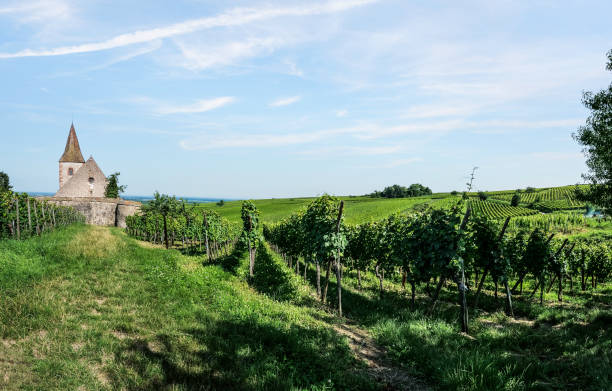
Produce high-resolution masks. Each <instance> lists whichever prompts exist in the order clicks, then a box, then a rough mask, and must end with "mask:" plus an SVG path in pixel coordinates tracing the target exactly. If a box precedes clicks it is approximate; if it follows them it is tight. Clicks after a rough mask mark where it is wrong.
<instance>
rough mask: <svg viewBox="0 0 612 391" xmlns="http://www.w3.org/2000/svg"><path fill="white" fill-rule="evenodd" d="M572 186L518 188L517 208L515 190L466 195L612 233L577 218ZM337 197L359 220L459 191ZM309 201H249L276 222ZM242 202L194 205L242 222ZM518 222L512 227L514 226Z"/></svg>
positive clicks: (556, 224)
mask: <svg viewBox="0 0 612 391" xmlns="http://www.w3.org/2000/svg"><path fill="white" fill-rule="evenodd" d="M574 188H575V186H562V187H554V188H540V189H534V191H533V192H530V193H527V192H525V191H522V192H521V193H520V197H521V202H520V204H519V206H518V207H513V206H510V200H511V199H512V196H513V194H514V193H515V191H514V190H503V191H491V192H487V193H486V194H487V195H488V196H489V198H488V199H487V200H486V201H481V200H479V199H478V194H477V193H469V198H470V204H471V206H472V208H473V211H474V212H475V213H478V214H484V215H485V216H487V217H489V218H492V219H500V220H503V219H505V218H506V217H512V218H513V219H518V220H519V223H517V224H518V225H522V226H525V227H531V228H535V227H536V226H539V227H541V228H546V229H552V230H553V231H557V232H560V233H563V234H579V235H583V236H584V235H585V234H588V233H593V234H600V233H602V232H604V233H605V232H609V233H610V235H612V222H610V221H605V220H603V221H602V220H597V219H590V218H582V217H581V216H582V214H583V213H584V212H585V211H586V205H585V204H584V203H582V202H580V201H577V200H576V198H575V195H574ZM338 198H339V199H342V200H344V202H345V221H346V223H347V224H361V223H364V222H370V221H377V220H381V219H383V218H385V217H387V216H389V215H391V214H393V213H404V214H406V213H412V212H415V211H418V210H423V209H425V208H427V207H431V208H449V207H451V206H452V205H455V204H456V203H457V202H458V201H459V199H460V196H453V195H451V194H450V193H434V194H432V195H431V196H424V197H414V198H397V199H385V198H370V197H365V196H359V197H338ZM312 200H314V198H279V199H261V200H254V201H253V202H254V203H255V205H256V206H257V208H258V209H259V210H260V212H261V219H262V221H263V222H264V223H277V222H279V221H281V220H282V219H284V218H287V217H289V216H291V215H292V214H293V213H295V212H297V211H298V210H300V209H304V208H306V206H307V205H308V204H309V203H310V202H311V201H312ZM241 204H242V201H227V202H225V204H224V205H223V206H218V205H216V204H214V203H206V204H197V207H198V208H205V209H209V210H214V211H216V212H218V213H219V214H220V215H221V216H223V217H225V218H227V219H229V220H230V221H232V222H234V223H236V224H238V223H240V222H241V220H240V207H241ZM568 216H569V217H568ZM517 224H512V225H511V226H512V227H514V226H517Z"/></svg>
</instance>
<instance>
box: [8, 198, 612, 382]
mask: <svg viewBox="0 0 612 391" xmlns="http://www.w3.org/2000/svg"><path fill="white" fill-rule="evenodd" d="M552 190H553V189H547V190H544V191H541V193H544V192H551V193H552ZM538 192H540V191H538ZM558 194H562V193H558ZM2 197H3V198H2V209H1V210H2V213H3V215H2V217H1V218H2V223H3V224H2V227H3V229H4V231H2V232H3V238H4V239H17V238H21V239H26V240H22V242H23V244H24V246H30V243H31V246H32V247H31V249H30V247H23V248H24V249H25V250H24V251H26V254H28V255H27V257H30V256H32V255H29V254H37V251H41V254H42V255H40V256H38V257H39V258H36V259H38V260H37V261H36V262H38V263H36V262H34V261H32V260H30V259H29V258H27V257H26V256H24V255H23V254H13V253H11V251H21V250H19V249H20V248H22V247H14V246H11V245H9V242H13V243H16V241H13V240H0V253H2V252H3V251H4V253H2V254H6V255H3V258H2V259H3V260H1V261H0V265H3V266H2V270H0V283H2V284H3V286H4V287H6V289H5V294H4V296H0V304H2V306H4V308H12V310H11V311H8V312H7V311H4V312H2V311H0V338H6V336H9V335H15V334H16V333H18V331H17V330H20V329H25V330H30V329H33V330H36V327H42V326H40V325H42V324H47V323H53V322H51V321H50V320H49V319H50V318H49V319H48V318H47V317H51V318H52V319H56V320H54V322H60V320H58V319H63V318H62V317H63V316H64V315H61V314H57V315H49V313H48V312H45V311H46V310H45V311H39V310H31V309H30V308H38V307H33V305H34V304H32V303H35V302H36V301H37V300H40V298H39V297H38V296H36V295H30V294H28V293H27V292H30V291H31V292H36V290H31V289H30V290H27V289H26V288H23V289H26V290H23V289H22V288H20V287H22V286H25V285H23V283H21V282H19V281H22V280H19V279H20V278H42V277H40V276H46V275H52V274H49V273H50V272H49V270H56V271H55V272H57V273H61V274H71V273H97V274H96V277H95V278H93V277H92V278H91V281H95V283H94V284H91V286H89V284H82V282H79V281H85V280H87V281H89V280H90V279H89V277H88V278H87V279H85V277H82V278H71V279H69V280H67V279H60V280H57V284H58V286H57V291H54V292H53V293H52V294H48V295H47V296H48V297H47V296H45V297H46V298H45V300H51V298H57V300H59V301H60V302H61V303H65V304H62V305H71V304H70V303H72V302H73V301H74V300H75V299H74V298H80V297H83V290H86V289H91V293H89V295H90V298H89V299H88V300H90V302H88V303H79V304H77V307H75V308H71V309H70V310H68V309H62V310H61V311H60V312H61V313H62V314H63V313H71V314H73V313H79V311H80V309H82V308H85V309H87V313H83V314H81V315H79V316H80V318H79V319H80V320H79V321H78V323H80V324H81V326H80V327H76V328H75V327H73V326H70V327H66V326H63V327H64V329H62V331H61V332H63V333H68V334H69V335H70V336H65V337H62V339H60V340H57V341H55V342H53V343H55V344H57V345H58V346H57V347H56V348H55V349H58V350H62V351H63V350H66V349H67V350H69V351H75V348H74V347H72V346H71V344H72V345H74V344H75V342H71V341H74V340H75V339H76V340H79V339H80V340H82V341H89V340H92V338H94V339H95V340H96V341H97V338H99V337H97V336H98V335H106V334H108V333H109V332H110V336H105V337H103V338H101V339H100V341H104V342H100V343H102V344H103V346H104V347H103V349H104V351H105V353H104V355H105V356H106V357H111V358H110V359H108V360H110V362H112V364H109V363H107V364H95V365H96V366H95V367H94V371H95V370H98V371H100V369H99V368H101V367H104V368H106V369H105V370H104V372H103V374H102V375H97V376H99V377H97V378H96V377H95V376H94V377H93V378H90V377H87V376H83V375H79V378H78V380H77V379H75V378H71V375H70V374H68V373H65V375H64V376H61V377H57V376H56V377H54V380H53V383H52V384H55V385H56V386H55V387H56V388H70V387H71V386H70V384H72V383H70V384H67V383H65V382H64V381H63V380H61V379H72V380H70V381H72V382H75V383H74V384H83V383H82V382H84V381H86V382H89V383H85V384H88V387H86V388H96V387H98V385H97V384H98V383H100V382H102V384H103V387H102V388H105V387H104V385H105V384H111V385H112V387H109V388H130V387H134V384H137V385H138V387H136V388H142V389H146V388H164V387H166V388H167V387H170V386H177V385H179V386H178V387H179V388H181V387H182V388H184V389H191V388H192V386H193V385H194V384H200V385H201V384H211V382H212V384H215V385H216V386H215V387H213V388H217V386H218V388H222V387H225V388H236V389H244V388H247V389H252V388H255V389H291V388H293V389H372V390H375V389H385V388H387V389H388V388H389V387H395V388H396V389H398V388H399V389H401V388H402V387H403V386H398V385H397V384H396V383H393V382H395V381H397V380H394V379H395V378H394V377H389V378H387V377H384V376H383V375H381V374H380V373H379V372H376V374H375V375H372V372H371V370H372V368H369V369H367V370H364V369H363V366H364V364H363V363H359V364H357V363H355V362H354V361H351V360H353V358H352V357H353V355H352V353H351V352H353V353H354V354H355V355H356V357H358V358H359V355H360V354H361V353H359V349H362V348H363V347H362V348H357V349H356V350H351V349H354V347H353V346H352V345H351V342H350V339H349V346H346V344H345V343H344V337H342V335H344V334H343V333H344V332H346V329H343V328H344V327H349V326H348V325H349V324H350V325H351V326H350V327H351V328H352V329H351V330H353V331H350V332H351V333H353V332H354V333H358V334H359V335H369V336H371V338H372V340H373V341H375V343H376V344H378V345H380V346H381V347H382V348H383V349H384V352H383V353H380V354H386V355H388V360H387V359H385V362H386V363H387V364H384V365H388V366H389V367H388V368H387V369H386V370H387V371H389V373H400V372H401V373H403V372H402V371H404V369H406V368H408V369H409V370H408V374H407V375H406V374H404V375H402V376H405V377H406V378H407V379H412V380H406V381H409V382H417V383H419V384H421V383H429V384H431V385H432V388H439V389H462V390H465V389H469V390H490V389H512V390H524V389H538V387H540V385H541V384H545V383H546V382H549V381H550V379H554V381H555V384H556V385H557V386H558V387H559V389H567V388H571V387H573V388H575V389H587V390H599V389H605V387H606V386H607V385H608V384H610V382H612V378H611V377H610V373H612V372H611V371H610V369H611V368H610V364H609V362H610V360H611V359H612V357H611V356H610V351H611V350H610V349H609V347H610V345H609V344H610V341H612V334H610V333H612V330H610V329H609V328H607V327H606V325H608V324H609V321H610V319H612V314H611V313H610V310H609V306H610V303H611V299H612V294H611V293H612V291H611V283H610V280H611V279H612V247H611V246H610V243H611V240H612V235H610V232H611V229H610V228H612V227H611V226H610V221H609V220H608V219H607V218H600V219H593V218H587V217H584V216H583V215H582V214H581V213H578V212H576V211H572V210H564V211H562V212H558V211H555V212H554V213H541V212H539V211H536V210H534V209H531V208H527V207H524V206H523V205H524V204H523V203H521V206H518V207H513V206H510V201H507V200H501V199H496V198H493V195H490V198H489V199H488V200H480V199H477V198H476V197H467V199H464V197H461V196H458V195H451V194H445V195H444V196H440V195H434V196H432V197H414V198H407V199H391V200H380V199H365V198H361V197H344V198H336V197H333V196H328V195H324V196H322V197H319V198H310V199H293V200H265V201H263V202H262V201H241V202H236V201H230V202H227V203H225V205H224V206H218V205H213V204H208V205H193V204H188V203H186V202H184V201H182V200H180V199H176V198H175V197H171V196H167V195H163V194H159V193H156V194H155V195H154V198H153V200H152V201H151V202H149V203H147V204H144V205H143V207H142V209H141V211H140V213H138V214H137V215H134V216H130V217H128V218H127V219H126V223H127V228H126V229H125V231H123V232H122V231H119V230H118V229H109V230H107V229H106V228H96V229H94V228H84V226H83V225H80V224H77V225H72V226H70V225H71V224H72V223H75V222H82V216H80V215H78V214H77V213H76V212H74V211H73V210H71V209H67V208H59V207H56V206H53V205H51V204H47V203H44V202H38V201H37V200H35V199H32V198H29V197H27V196H25V195H17V194H15V193H4V194H3V195H2ZM542 202H550V201H542ZM258 205H263V208H262V209H260V208H259V207H258ZM28 210H29V213H28ZM264 210H268V211H270V212H271V216H269V217H266V213H265V212H264ZM60 226H68V227H66V228H64V229H60V230H55V232H51V231H52V230H53V228H54V227H60ZM80 227H81V228H80ZM42 232H49V234H48V235H47V234H46V235H43V236H42V237H38V236H37V233H42ZM126 234H127V235H126ZM83 235H85V236H84V237H82V238H81V236H83ZM47 236H48V237H49V238H50V239H49V240H50V242H49V244H46V245H44V246H43V245H41V244H40V243H41V242H40V241H42V240H44V239H45V237H47ZM72 236H75V238H79V239H78V243H77V244H75V243H73V242H69V244H66V243H67V241H71V240H73V238H72ZM143 241H144V242H148V243H151V244H149V245H142V244H139V243H141V242H143ZM51 243H57V246H59V247H58V248H54V249H52V250H51V249H49V248H50V247H49V246H51ZM62 243H63V244H62ZM108 243H115V244H112V245H110V244H108ZM3 246H4V247H3ZM62 248H66V249H70V250H69V251H70V252H69V253H64V252H62V250H61V249H62ZM66 251H68V250H66ZM59 254H63V255H59ZM96 257H100V258H96ZM4 259H6V260H10V261H8V262H7V261H4ZM64 259H70V260H71V261H70V262H65V261H63V260H64ZM83 260H86V263H85V264H86V265H98V266H95V267H92V268H91V270H90V269H89V267H82V266H79V267H78V269H76V270H78V272H77V271H69V272H68V271H65V272H60V271H61V270H62V269H61V268H66V267H72V266H71V265H75V266H74V267H76V266H77V265H83ZM19 262H23V264H20V263H19ZM48 262H51V263H50V264H49V263H48ZM53 262H55V264H54V263H53ZM29 265H38V266H36V267H37V268H41V269H40V270H42V271H36V272H32V273H25V272H23V270H26V268H27V267H32V266H29ZM58 265H60V266H58ZM45 268H49V269H45ZM107 269H108V270H109V272H106V270H107ZM61 274H60V275H61ZM32 276H33V277H32ZM36 276H39V277H36ZM111 279H112V282H111ZM54 281H55V280H54ZM103 281H106V282H104V283H103V284H104V286H105V287H106V288H105V289H106V291H105V293H104V294H103V295H104V296H105V297H103V298H100V297H98V296H99V295H100V292H101V290H100V289H101V288H100V285H99V284H101V283H102V282H103ZM128 281H129V282H128ZM70 282H74V284H75V285H74V286H73V287H72V288H71V289H73V291H71V292H70V293H69V296H70V297H71V298H72V299H69V300H66V299H65V298H64V297H63V296H62V294H63V292H65V291H66V289H67V288H66V286H67V284H69V283H70ZM77 282H78V284H77ZM151 284H155V285H151ZM40 286H41V287H42V286H45V287H49V286H52V282H46V283H45V285H42V284H41V285H40ZM44 289H48V288H44ZM127 289H132V290H133V291H129V292H127V291H126V290H127ZM77 292H78V293H77ZM92 295H93V296H92ZM19 298H22V299H19ZM126 298H130V300H126ZM143 298H146V299H143ZM19 300H23V301H24V303H26V301H27V303H26V304H20V301H19ZM131 301H134V303H131ZM91 303H93V304H91ZM105 303H107V304H105ZM108 303H112V305H113V306H109V305H108ZM152 303H153V304H154V305H151V304H152ZM57 305H59V304H57ZM92 305H93V308H94V309H95V311H93V312H90V311H91V310H90V308H91V307H92ZM20 306H23V308H22V307H20ZM27 311H34V315H28V316H22V315H15V316H12V315H11V314H12V313H15V314H24V313H26V312H27ZM109 313H111V314H112V315H111V317H109V318H107V314H109ZM126 313H129V314H134V316H132V315H130V316H126V315H125V314H126ZM150 314H155V315H154V317H151V315H150ZM100 317H102V319H104V322H106V323H104V322H102V323H100V322H98V321H97V319H99V318H100ZM39 318H40V319H46V320H45V321H44V322H43V321H40V320H37V319H39ZM20 322H21V323H20ZM24 322H25V323H24ZM27 322H37V323H35V324H36V325H38V326H27V327H25V328H24V327H23V326H19V325H22V324H27V325H30V323H27ZM110 324H112V326H109V325H110ZM83 325H85V326H83ZM305 325H307V326H305ZM553 326H554V327H553ZM83 327H85V328H83ZM89 328H91V329H92V330H95V332H94V331H91V332H90V331H88V329H89ZM108 328H110V331H109V329H108ZM340 329H343V330H345V331H343V332H340V331H338V330H340ZM74 330H77V335H76V336H75V335H74V333H75V331H74ZM56 333H58V331H56V332H54V333H53V335H56ZM105 333H106V334H105ZM338 333H339V334H338ZM80 334H83V335H80ZM109 338H110V340H109V341H110V342H108V341H107V340H108V339H109ZM368 338H370V337H368ZM19 341H27V339H20V340H19ZM21 343H22V342H18V344H21ZM66 344H68V345H66ZM4 346H5V345H3V344H0V354H5V353H6V350H2V349H4ZM11 346H12V345H11ZM74 346H79V348H78V349H80V350H78V351H79V352H83V354H85V352H87V354H88V355H89V356H88V357H89V358H87V359H86V360H93V362H96V363H97V362H99V359H98V358H96V357H98V356H99V354H100V353H99V352H100V346H99V345H95V346H93V345H90V344H89V342H79V343H77V345H74ZM20 349H22V348H20ZM194 349H195V350H197V352H198V353H197V354H193V353H192V352H193V351H194ZM13 350H14V349H13ZM22 350H23V351H24V352H31V351H32V349H31V348H30V347H27V346H26V347H24V348H23V349H22ZM20 351H21V350H20ZM200 352H206V353H200ZM249 352H252V353H249ZM24 354H25V353H24ZM211 354H216V355H220V356H219V358H217V359H212V361H211V358H210V357H211V356H210V355H211ZM79 355H80V353H75V357H74V360H75V361H74V364H71V365H72V366H73V367H75V368H79V369H77V370H76V371H77V372H78V371H82V370H89V369H82V368H80V367H79V364H78V363H79V362H82V360H83V358H82V357H80V356H79ZM92 357H93V358H92ZM12 359H13V360H15V359H16V357H13V358H12ZM70 359H71V360H72V358H70ZM79 360H81V361H79ZM96 360H97V361H96ZM330 362H334V363H335V365H331V364H330ZM366 362H367V361H366ZM381 362H382V361H381ZM175 363H176V364H175ZM192 363H195V365H196V367H193V366H192ZM2 365H3V364H2V363H1V362H0V368H3V369H4V367H2ZM377 365H382V364H377ZM95 368H98V369H95ZM117 368H119V370H120V371H122V372H121V373H124V374H122V375H121V376H115V374H116V373H117V372H115V371H117ZM186 368H189V369H186ZM194 368H195V369H194ZM330 368H333V369H330ZM36 370H37V371H38V369H36ZM14 371H15V369H14V368H13V367H9V369H8V372H7V373H8V374H9V376H13V375H11V373H14ZM186 371H191V372H189V373H192V375H190V376H192V377H186V376H185V375H184V373H186ZM294 371H298V372H294ZM177 373H178V374H180V375H177ZM279 373H289V374H290V375H288V376H279ZM219 374H221V375H219ZM304 374H306V375H304ZM215 376H217V377H215ZM218 376H221V377H218ZM413 378H414V379H413ZM11 379H14V377H11ZM81 379H87V380H81ZM96 379H98V380H96ZM100 379H103V380H100ZM210 379H216V380H210ZM381 379H387V380H381ZM191 382H193V383H191ZM329 384H332V385H331V386H328V385H329ZM402 384H403V383H402ZM0 385H2V379H0ZM509 385H511V386H509ZM162 386H163V387H162Z"/></svg>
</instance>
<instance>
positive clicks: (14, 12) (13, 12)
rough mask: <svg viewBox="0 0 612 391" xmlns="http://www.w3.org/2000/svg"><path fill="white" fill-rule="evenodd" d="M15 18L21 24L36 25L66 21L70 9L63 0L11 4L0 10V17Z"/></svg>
mask: <svg viewBox="0 0 612 391" xmlns="http://www.w3.org/2000/svg"><path fill="white" fill-rule="evenodd" d="M1 15H8V16H12V17H15V18H16V19H17V20H18V21H20V22H21V23H38V22H45V23H46V22H49V21H57V20H65V19H68V18H69V17H70V16H71V15H72V9H71V8H70V6H69V5H68V3H66V2H65V1H63V0H38V1H23V0H22V1H19V2H12V3H9V4H8V5H5V6H4V7H2V8H0V16H1Z"/></svg>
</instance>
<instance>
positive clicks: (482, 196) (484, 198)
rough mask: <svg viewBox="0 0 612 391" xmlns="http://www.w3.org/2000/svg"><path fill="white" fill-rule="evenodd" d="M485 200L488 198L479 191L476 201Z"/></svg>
mask: <svg viewBox="0 0 612 391" xmlns="http://www.w3.org/2000/svg"><path fill="white" fill-rule="evenodd" d="M487 198H489V195H488V194H487V193H485V192H484V191H479V192H478V199H479V200H480V201H486V200H487Z"/></svg>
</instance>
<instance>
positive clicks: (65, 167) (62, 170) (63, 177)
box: [59, 162, 83, 189]
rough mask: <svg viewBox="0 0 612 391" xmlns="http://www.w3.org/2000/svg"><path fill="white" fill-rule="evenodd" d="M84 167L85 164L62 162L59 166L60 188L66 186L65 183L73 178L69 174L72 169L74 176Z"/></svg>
mask: <svg viewBox="0 0 612 391" xmlns="http://www.w3.org/2000/svg"><path fill="white" fill-rule="evenodd" d="M81 167H83V163H72V162H60V164H59V187H60V189H61V188H62V186H64V183H66V182H68V179H70V178H72V175H70V174H69V170H70V169H71V168H72V172H73V175H74V174H76V173H77V171H78V170H79V168H81Z"/></svg>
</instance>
